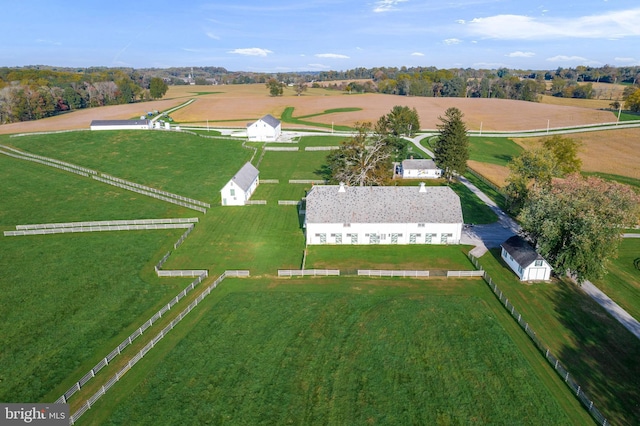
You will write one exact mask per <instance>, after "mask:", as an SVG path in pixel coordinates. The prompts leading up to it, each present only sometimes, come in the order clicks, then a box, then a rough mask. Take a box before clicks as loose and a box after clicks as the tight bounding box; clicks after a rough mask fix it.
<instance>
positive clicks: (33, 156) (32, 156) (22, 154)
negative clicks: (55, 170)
mask: <svg viewBox="0 0 640 426" xmlns="http://www.w3.org/2000/svg"><path fill="white" fill-rule="evenodd" d="M0 148H2V149H7V150H9V151H12V152H14V153H16V154H17V155H19V156H20V157H28V158H22V159H23V160H28V161H31V160H32V159H36V160H42V161H45V162H47V163H53V164H55V165H58V166H64V167H65V170H66V168H70V169H75V170H77V171H80V172H83V173H87V174H92V175H95V174H98V172H96V171H95V170H92V169H88V168H86V167H82V166H77V165H75V164H72V163H67V162H66V161H60V160H56V159H55V158H49V157H44V156H42V155H36V154H31V153H28V152H24V151H20V150H19V149H15V148H11V147H10V146H5V145H0ZM30 159H31V160H30ZM55 165H51V166H52V167H56V166H55ZM74 173H76V172H74Z"/></svg>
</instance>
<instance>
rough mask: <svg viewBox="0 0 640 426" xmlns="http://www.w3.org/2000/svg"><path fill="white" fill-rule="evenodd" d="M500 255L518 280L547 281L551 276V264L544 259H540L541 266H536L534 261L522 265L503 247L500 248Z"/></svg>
mask: <svg viewBox="0 0 640 426" xmlns="http://www.w3.org/2000/svg"><path fill="white" fill-rule="evenodd" d="M501 257H502V259H503V260H504V261H505V262H506V264H507V265H509V268H511V270H512V271H513V272H514V273H515V274H516V275H517V276H518V278H519V279H520V281H548V280H549V279H550V278H551V265H549V263H547V261H546V260H542V261H541V263H542V265H541V266H536V265H535V262H533V263H532V264H530V265H527V266H522V265H520V264H518V262H516V260H515V259H514V258H513V257H512V256H511V255H509V253H507V251H506V250H505V249H504V248H502V253H501Z"/></svg>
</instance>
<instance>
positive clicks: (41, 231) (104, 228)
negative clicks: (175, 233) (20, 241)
mask: <svg viewBox="0 0 640 426" xmlns="http://www.w3.org/2000/svg"><path fill="white" fill-rule="evenodd" d="M192 226H193V224H191V223H159V224H156V225H114V226H79V227H74V228H47V229H29V230H25V231H4V236H5V237H17V236H25V235H50V234H70V233H80V232H103V231H144V230H152V229H184V228H190V227H192Z"/></svg>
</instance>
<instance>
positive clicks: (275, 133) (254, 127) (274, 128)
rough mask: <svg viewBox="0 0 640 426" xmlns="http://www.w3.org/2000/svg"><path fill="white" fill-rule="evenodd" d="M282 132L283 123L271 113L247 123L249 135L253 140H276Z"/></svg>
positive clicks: (250, 139)
mask: <svg viewBox="0 0 640 426" xmlns="http://www.w3.org/2000/svg"><path fill="white" fill-rule="evenodd" d="M281 134H282V123H280V120H278V119H277V118H275V117H274V116H272V115H270V114H267V115H265V116H264V117H262V118H260V119H259V120H257V121H254V122H253V123H249V124H247V137H248V138H249V141H251V142H275V141H276V140H277V139H278V138H279V137H280V135H281Z"/></svg>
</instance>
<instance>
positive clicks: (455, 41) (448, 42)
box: [442, 38, 462, 46]
mask: <svg viewBox="0 0 640 426" xmlns="http://www.w3.org/2000/svg"><path fill="white" fill-rule="evenodd" d="M442 42H443V43H444V44H446V45H447V46H451V45H453V44H460V43H462V40H460V39H458V38H448V39H446V40H442Z"/></svg>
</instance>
